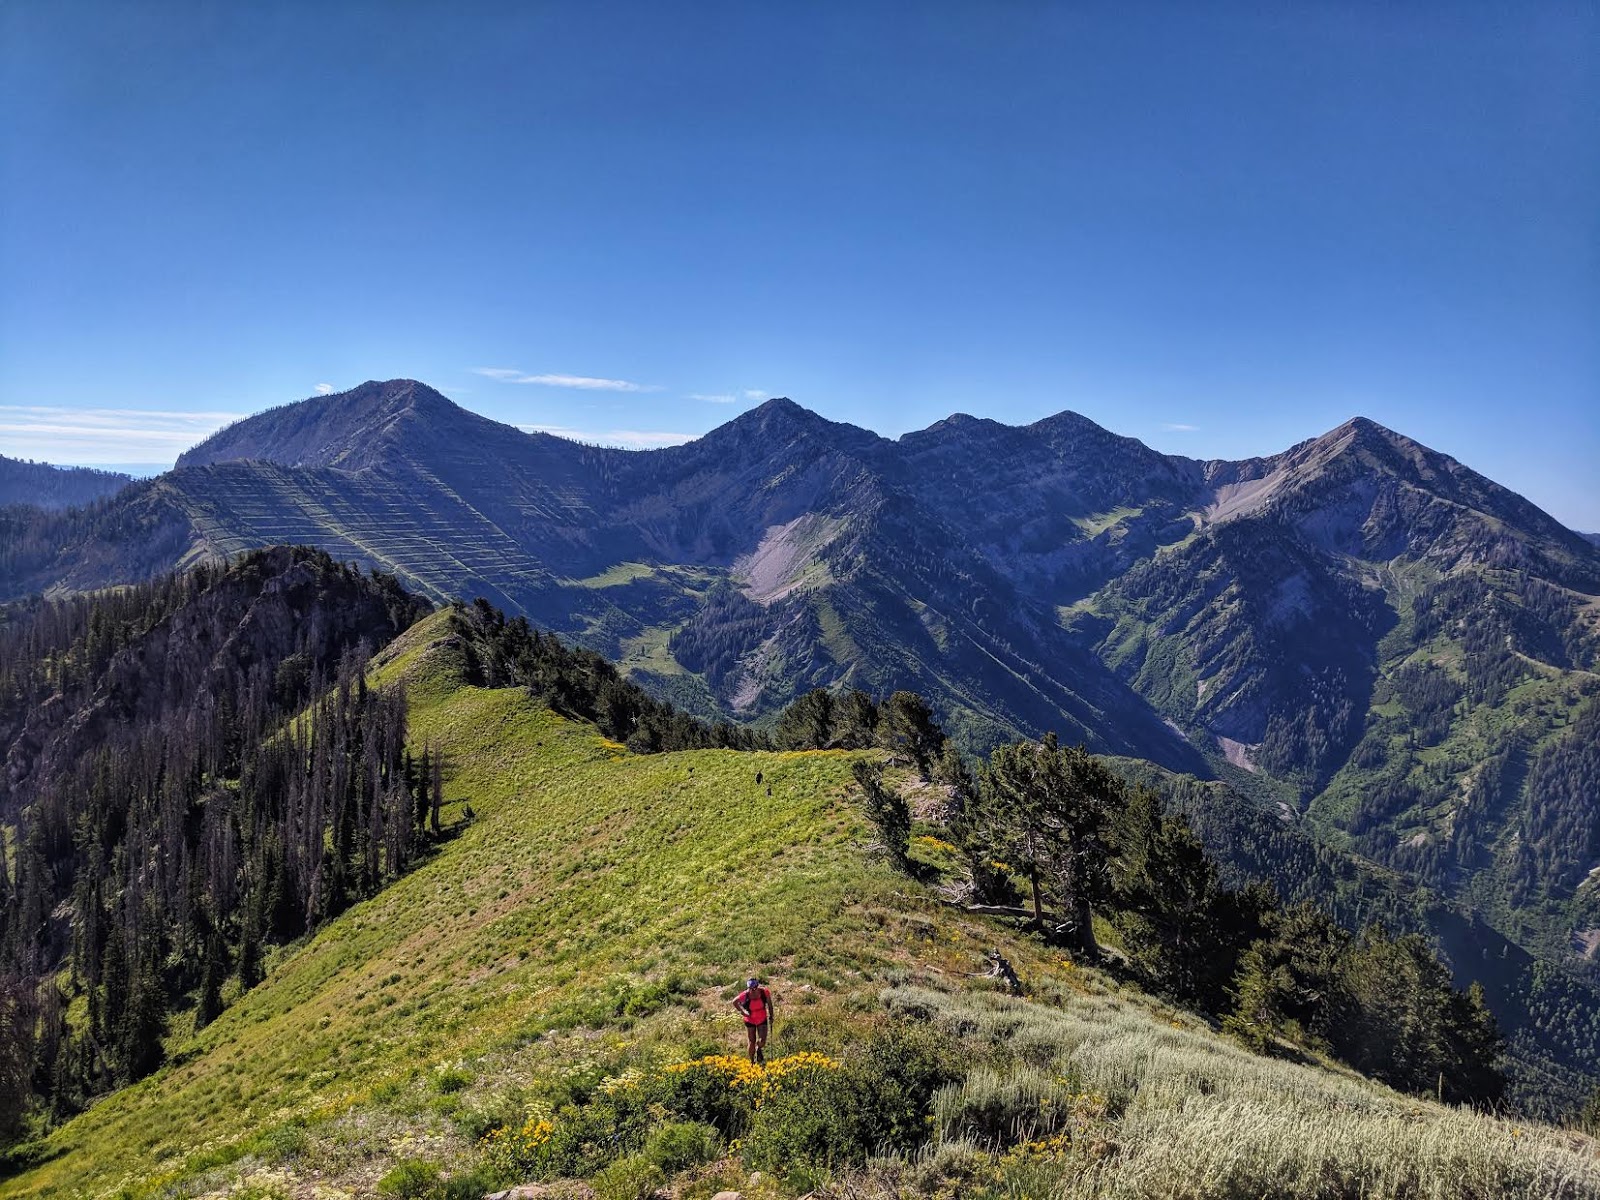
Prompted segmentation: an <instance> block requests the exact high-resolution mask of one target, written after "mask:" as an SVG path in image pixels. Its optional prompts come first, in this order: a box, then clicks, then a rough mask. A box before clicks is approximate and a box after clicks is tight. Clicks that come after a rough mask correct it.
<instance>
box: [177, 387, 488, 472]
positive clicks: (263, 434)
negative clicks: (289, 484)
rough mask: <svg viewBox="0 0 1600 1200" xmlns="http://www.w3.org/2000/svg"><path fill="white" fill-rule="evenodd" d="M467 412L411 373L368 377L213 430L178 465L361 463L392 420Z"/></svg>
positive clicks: (435, 419) (440, 417)
mask: <svg viewBox="0 0 1600 1200" xmlns="http://www.w3.org/2000/svg"><path fill="white" fill-rule="evenodd" d="M469 417H470V414H469V413H468V412H467V411H466V410H465V409H463V408H462V407H461V406H460V405H458V404H456V403H455V402H454V401H452V400H450V399H449V398H448V397H446V396H443V395H441V394H440V393H439V392H436V391H435V390H434V389H433V388H431V387H429V386H428V385H427V384H425V383H420V382H418V381H417V380H415V379H384V380H378V379H369V380H367V381H366V382H365V383H362V384H358V385H357V386H356V387H353V388H350V389H349V390H348V391H343V392H334V393H332V394H331V395H327V396H311V397H309V398H307V399H305V400H300V401H296V402H295V403H293V404H285V405H282V406H280V407H278V408H269V409H267V410H266V411H265V412H260V413H257V414H256V415H255V416H253V417H246V418H245V419H244V420H243V421H238V422H236V423H234V424H232V425H229V426H228V427H227V428H226V429H221V430H219V431H217V432H216V433H214V434H212V435H211V436H210V437H209V438H207V439H206V440H205V441H203V442H201V443H200V444H199V445H197V446H195V447H193V448H192V449H190V450H187V451H185V452H184V453H183V454H182V455H180V456H179V457H178V462H177V466H179V467H199V466H209V465H212V464H214V463H221V462H238V461H241V460H246V459H257V460H261V461H265V462H274V463H278V464H280V465H282V466H289V467H330V466H339V467H345V468H347V469H354V468H356V467H359V466H361V465H363V463H364V462H365V460H366V458H367V457H368V455H369V452H370V451H371V450H372V448H373V447H374V445H375V444H376V442H377V441H378V440H379V437H380V435H381V434H382V433H383V432H384V431H385V430H386V429H388V428H390V427H391V426H392V425H393V424H394V423H395V422H396V421H408V420H414V419H417V418H421V419H422V420H424V421H426V422H430V423H438V422H441V421H454V420H465V419H468V418H469Z"/></svg>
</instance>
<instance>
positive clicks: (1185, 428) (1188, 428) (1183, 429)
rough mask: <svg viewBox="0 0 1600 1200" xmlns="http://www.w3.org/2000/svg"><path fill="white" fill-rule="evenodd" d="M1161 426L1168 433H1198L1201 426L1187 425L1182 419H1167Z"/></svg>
mask: <svg viewBox="0 0 1600 1200" xmlns="http://www.w3.org/2000/svg"><path fill="white" fill-rule="evenodd" d="M1161 428H1162V429H1164V430H1166V431H1167V432H1168V433H1196V432H1198V431H1199V429H1200V426H1198V425H1185V424H1183V423H1182V422H1181V421H1165V422H1163V423H1162V425H1161Z"/></svg>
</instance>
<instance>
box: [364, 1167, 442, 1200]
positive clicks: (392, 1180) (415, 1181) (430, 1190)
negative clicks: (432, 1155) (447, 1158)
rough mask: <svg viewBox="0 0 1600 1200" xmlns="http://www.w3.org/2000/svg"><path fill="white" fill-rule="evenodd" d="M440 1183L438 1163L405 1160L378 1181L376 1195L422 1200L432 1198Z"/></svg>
mask: <svg viewBox="0 0 1600 1200" xmlns="http://www.w3.org/2000/svg"><path fill="white" fill-rule="evenodd" d="M441 1182H442V1180H441V1179H440V1174H439V1164H438V1163H434V1162H424V1161H423V1160H421V1159H415V1158H412V1159H405V1160H403V1161H401V1162H398V1163H396V1164H395V1165H394V1166H393V1167H392V1168H390V1170H389V1173H388V1174H386V1175H385V1176H384V1177H383V1178H382V1179H380V1180H378V1194H379V1195H380V1196H395V1197H398V1198H399V1200H423V1198H424V1197H429V1196H432V1195H433V1194H434V1193H435V1191H436V1190H437V1189H438V1187H439V1185H440V1183H441Z"/></svg>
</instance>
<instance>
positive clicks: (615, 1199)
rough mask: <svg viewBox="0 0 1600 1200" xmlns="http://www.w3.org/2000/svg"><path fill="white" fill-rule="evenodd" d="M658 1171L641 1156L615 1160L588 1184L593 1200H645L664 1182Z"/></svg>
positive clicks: (664, 1179) (658, 1168)
mask: <svg viewBox="0 0 1600 1200" xmlns="http://www.w3.org/2000/svg"><path fill="white" fill-rule="evenodd" d="M666 1181H667V1177H666V1176H665V1175H664V1174H662V1171H661V1168H660V1167H658V1166H656V1164H655V1163H653V1162H651V1161H650V1160H649V1159H647V1158H644V1157H643V1156H641V1155H631V1156H629V1157H628V1158H619V1159H617V1161H616V1162H614V1163H612V1164H611V1165H610V1166H609V1167H606V1168H605V1169H604V1170H603V1171H600V1172H598V1173H597V1174H596V1175H595V1177H594V1178H593V1179H591V1180H590V1181H589V1182H590V1184H591V1185H592V1186H593V1187H594V1196H595V1200H649V1198H650V1197H651V1196H653V1195H655V1191H656V1189H657V1188H658V1187H660V1186H661V1185H662V1184H664V1183H666Z"/></svg>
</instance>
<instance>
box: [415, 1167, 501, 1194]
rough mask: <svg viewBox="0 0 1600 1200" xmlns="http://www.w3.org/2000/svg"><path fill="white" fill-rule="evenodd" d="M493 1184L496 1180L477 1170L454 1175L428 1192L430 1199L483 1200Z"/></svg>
mask: <svg viewBox="0 0 1600 1200" xmlns="http://www.w3.org/2000/svg"><path fill="white" fill-rule="evenodd" d="M493 1184H494V1180H492V1179H490V1178H489V1177H488V1176H486V1175H482V1174H480V1173H479V1172H477V1171H470V1172H468V1173H467V1174H465V1175H452V1176H451V1177H450V1178H449V1179H446V1180H445V1181H444V1182H443V1183H441V1184H440V1185H439V1186H438V1187H436V1188H434V1189H433V1191H431V1192H429V1193H428V1200H482V1197H483V1195H484V1194H485V1193H486V1192H488V1191H489V1189H490V1187H492V1186H493Z"/></svg>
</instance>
